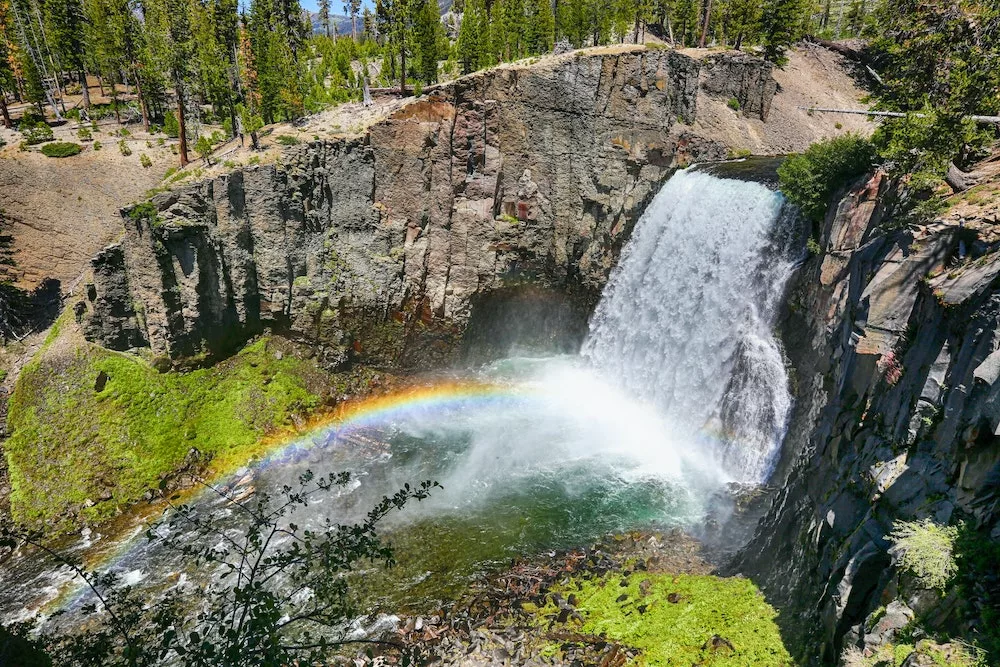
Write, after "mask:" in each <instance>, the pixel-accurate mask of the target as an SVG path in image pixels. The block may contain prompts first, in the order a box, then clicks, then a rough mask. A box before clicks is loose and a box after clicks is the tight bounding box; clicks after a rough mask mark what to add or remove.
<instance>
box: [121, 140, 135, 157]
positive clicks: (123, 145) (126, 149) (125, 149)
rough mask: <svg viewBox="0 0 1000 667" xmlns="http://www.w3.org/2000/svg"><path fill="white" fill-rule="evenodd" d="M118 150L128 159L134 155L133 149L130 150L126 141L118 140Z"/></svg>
mask: <svg viewBox="0 0 1000 667" xmlns="http://www.w3.org/2000/svg"><path fill="white" fill-rule="evenodd" d="M118 150H119V151H121V154H122V155H124V156H125V157H128V156H129V155H131V154H132V149H131V148H129V146H128V144H127V143H126V142H125V140H124V139H119V140H118Z"/></svg>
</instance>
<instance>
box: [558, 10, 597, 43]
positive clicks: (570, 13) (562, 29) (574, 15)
mask: <svg viewBox="0 0 1000 667" xmlns="http://www.w3.org/2000/svg"><path fill="white" fill-rule="evenodd" d="M558 12H559V14H558V20H559V33H560V34H559V36H560V37H565V38H566V39H568V40H569V41H570V43H571V44H572V45H573V46H574V47H576V48H580V47H582V46H583V45H584V43H585V42H586V40H587V34H588V32H589V30H588V25H587V10H586V7H585V0H560V1H559V6H558Z"/></svg>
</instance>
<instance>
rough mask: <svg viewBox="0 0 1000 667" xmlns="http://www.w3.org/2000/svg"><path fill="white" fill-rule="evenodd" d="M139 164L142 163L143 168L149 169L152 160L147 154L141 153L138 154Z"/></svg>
mask: <svg viewBox="0 0 1000 667" xmlns="http://www.w3.org/2000/svg"><path fill="white" fill-rule="evenodd" d="M139 164H141V165H142V168H143V169H149V168H150V167H152V166H153V161H152V160H150V159H149V156H148V155H146V154H145V153H143V154H142V155H140V156H139Z"/></svg>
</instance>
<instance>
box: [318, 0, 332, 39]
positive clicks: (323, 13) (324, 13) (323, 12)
mask: <svg viewBox="0 0 1000 667" xmlns="http://www.w3.org/2000/svg"><path fill="white" fill-rule="evenodd" d="M319 25H320V27H322V28H323V34H324V35H326V36H327V37H329V36H330V0H319Z"/></svg>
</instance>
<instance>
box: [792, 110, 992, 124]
mask: <svg viewBox="0 0 1000 667" xmlns="http://www.w3.org/2000/svg"><path fill="white" fill-rule="evenodd" d="M799 109H802V110H804V111H819V112H822V113H849V114H855V115H859V116H876V117H879V118H906V117H907V116H909V115H910V114H908V113H906V112H903V111H870V110H868V109H827V108H824V107H799ZM913 115H914V116H916V117H917V118H923V117H924V116H925V114H922V113H914V114H913ZM965 118H968V119H969V120H974V121H976V122H977V123H985V124H991V125H1000V116H965Z"/></svg>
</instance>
